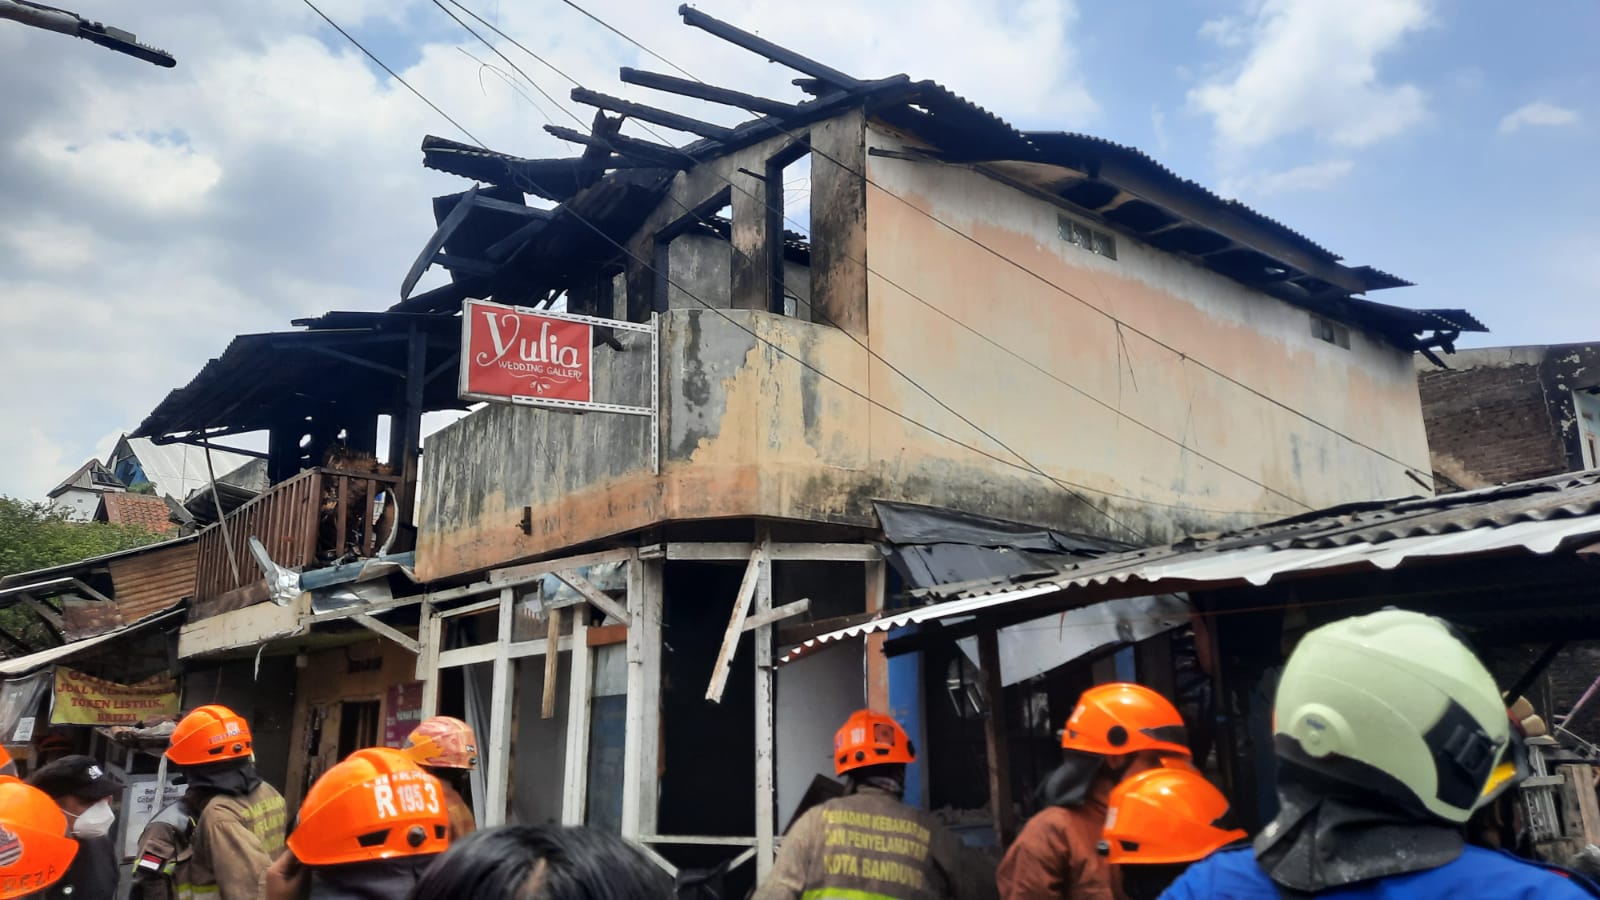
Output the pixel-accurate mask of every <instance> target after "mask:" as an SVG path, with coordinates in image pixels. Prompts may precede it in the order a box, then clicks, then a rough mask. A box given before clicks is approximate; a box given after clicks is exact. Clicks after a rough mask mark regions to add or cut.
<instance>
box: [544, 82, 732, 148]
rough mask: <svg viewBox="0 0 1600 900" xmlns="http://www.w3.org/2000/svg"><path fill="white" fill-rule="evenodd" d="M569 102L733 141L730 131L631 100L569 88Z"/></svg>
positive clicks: (707, 136) (678, 129) (703, 135)
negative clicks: (570, 93) (570, 97)
mask: <svg viewBox="0 0 1600 900" xmlns="http://www.w3.org/2000/svg"><path fill="white" fill-rule="evenodd" d="M572 100H573V102H574V103H582V104H584V105H585V106H594V107H598V108H599V109H605V110H610V111H611V112H614V113H621V114H622V115H624V116H627V117H629V118H632V119H638V120H639V121H641V122H652V123H654V124H656V125H660V126H662V127H664V128H671V129H672V130H674V131H683V132H687V133H689V134H697V135H699V136H701V137H704V138H710V139H712V140H714V141H726V140H727V139H729V138H731V137H733V129H732V128H724V127H723V126H721V125H713V124H711V123H710V122H702V121H701V120H699V119H695V118H692V117H690V116H682V115H679V114H677V113H675V112H668V111H667V110H664V109H659V108H657V107H654V106H648V105H646V104H643V103H634V102H633V101H632V100H624V99H622V98H621V97H613V96H611V95H610V94H602V93H600V92H599V91H591V90H589V89H588V88H581V87H575V88H573V89H572Z"/></svg>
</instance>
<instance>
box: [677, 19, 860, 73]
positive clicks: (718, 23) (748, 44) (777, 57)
mask: <svg viewBox="0 0 1600 900" xmlns="http://www.w3.org/2000/svg"><path fill="white" fill-rule="evenodd" d="M678 14H679V15H681V16H683V21H684V24H686V25H690V26H693V27H695V28H698V29H700V30H701V31H705V32H708V33H710V34H714V35H716V36H717V37H719V38H722V39H723V40H725V41H727V42H728V43H730V44H733V45H734V46H737V47H743V48H744V49H746V50H749V51H750V52H751V53H755V54H758V55H760V56H764V57H766V58H767V59H769V60H771V61H773V62H775V63H778V64H779V65H784V66H788V67H789V68H791V69H794V70H795V71H796V72H802V73H804V74H806V75H810V76H811V77H812V78H816V79H818V80H820V81H826V82H827V83H829V84H832V85H835V86H837V87H841V88H844V89H846V90H855V89H856V88H859V87H861V86H862V81H861V80H860V79H858V78H852V77H850V76H849V75H846V74H845V73H843V72H841V71H839V70H838V69H834V68H830V67H828V66H825V65H823V64H822V63H819V62H817V61H816V60H814V59H811V58H810V57H806V56H801V55H800V54H798V53H796V52H794V51H793V50H789V49H787V48H785V47H780V46H778V45H777V44H774V43H773V42H771V41H769V40H767V39H766V38H761V37H757V36H755V35H753V34H751V33H750V32H748V31H745V30H743V29H741V28H737V27H735V26H733V25H729V24H728V23H727V22H724V21H722V20H721V19H717V18H713V17H712V16H708V15H706V14H705V13H703V12H701V11H699V10H698V9H692V8H690V6H689V5H688V4H684V5H683V6H680V7H678Z"/></svg>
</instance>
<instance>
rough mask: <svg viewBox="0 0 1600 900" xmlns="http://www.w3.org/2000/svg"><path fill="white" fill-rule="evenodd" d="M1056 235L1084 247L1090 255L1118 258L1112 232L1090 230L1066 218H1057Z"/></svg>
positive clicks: (1115, 241)
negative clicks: (1096, 254)
mask: <svg viewBox="0 0 1600 900" xmlns="http://www.w3.org/2000/svg"><path fill="white" fill-rule="evenodd" d="M1056 233H1057V234H1059V235H1060V236H1061V239H1062V240H1063V241H1066V242H1067V243H1069V244H1075V245H1077V246H1079V247H1082V248H1083V249H1085V250H1087V251H1089V252H1090V253H1098V254H1099V255H1101V256H1104V257H1105V258H1106V259H1116V258H1117V239H1116V238H1115V237H1113V236H1112V235H1111V233H1110V232H1107V231H1101V230H1099V229H1097V228H1090V227H1089V226H1088V225H1085V224H1083V223H1082V222H1078V221H1074V220H1072V219H1069V218H1067V217H1066V216H1056Z"/></svg>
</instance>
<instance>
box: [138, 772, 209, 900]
mask: <svg viewBox="0 0 1600 900" xmlns="http://www.w3.org/2000/svg"><path fill="white" fill-rule="evenodd" d="M193 840H194V810H193V809H191V808H190V807H189V803H188V797H187V796H184V797H179V798H178V799H177V800H175V801H173V802H171V803H169V804H167V805H166V806H165V807H164V808H163V809H162V810H161V811H160V812H158V813H156V814H155V816H153V817H152V818H151V819H150V821H149V822H147V823H146V824H145V826H144V830H143V831H141V832H139V849H138V850H137V851H136V852H135V853H134V855H133V872H132V875H133V886H132V888H131V889H130V891H129V894H128V898H129V900H176V898H177V896H178V893H177V889H176V885H175V884H174V882H173V874H174V872H176V870H177V868H178V864H179V863H180V862H183V861H184V860H187V859H188V858H189V848H190V846H191V844H192V842H193Z"/></svg>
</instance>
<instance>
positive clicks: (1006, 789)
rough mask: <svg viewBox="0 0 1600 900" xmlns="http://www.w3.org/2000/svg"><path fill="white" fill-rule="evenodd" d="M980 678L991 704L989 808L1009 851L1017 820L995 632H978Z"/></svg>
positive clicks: (987, 723) (987, 724)
mask: <svg viewBox="0 0 1600 900" xmlns="http://www.w3.org/2000/svg"><path fill="white" fill-rule="evenodd" d="M978 677H979V678H981V679H982V681H983V690H984V696H985V697H986V698H987V700H988V703H989V715H987V716H985V717H984V720H983V737H984V744H985V745H986V747H987V749H988V752H989V806H990V811H991V812H992V813H993V818H994V830H995V835H996V836H997V837H998V838H999V839H1000V846H1002V847H1007V846H1010V844H1011V839H1012V837H1014V836H1015V835H1016V816H1015V813H1014V811H1013V810H1012V808H1011V756H1010V746H1009V741H1008V740H1007V735H1006V705H1005V692H1004V691H1005V689H1004V687H1003V686H1002V685H1001V682H1000V635H999V632H997V631H996V630H995V629H993V628H988V629H985V630H983V631H980V632H978Z"/></svg>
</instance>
